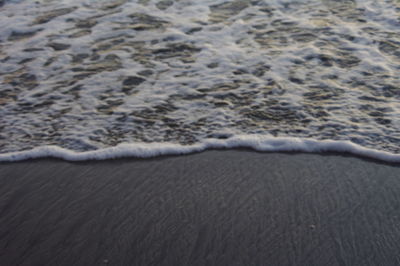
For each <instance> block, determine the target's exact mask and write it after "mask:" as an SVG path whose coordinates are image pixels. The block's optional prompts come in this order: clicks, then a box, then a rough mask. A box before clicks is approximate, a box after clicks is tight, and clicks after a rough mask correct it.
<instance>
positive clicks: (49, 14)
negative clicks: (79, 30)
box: [33, 7, 77, 25]
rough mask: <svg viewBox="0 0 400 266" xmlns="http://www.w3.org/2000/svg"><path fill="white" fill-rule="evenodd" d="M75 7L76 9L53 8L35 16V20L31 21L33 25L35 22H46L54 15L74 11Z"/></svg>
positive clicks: (54, 16) (57, 15)
mask: <svg viewBox="0 0 400 266" xmlns="http://www.w3.org/2000/svg"><path fill="white" fill-rule="evenodd" d="M76 9H77V7H69V8H60V9H55V10H51V11H48V12H45V13H44V14H42V15H40V16H38V17H37V18H35V20H34V21H33V24H34V25H35V24H44V23H47V22H49V21H51V20H52V19H54V18H56V17H59V16H63V15H66V14H69V13H71V12H73V11H75V10H76Z"/></svg>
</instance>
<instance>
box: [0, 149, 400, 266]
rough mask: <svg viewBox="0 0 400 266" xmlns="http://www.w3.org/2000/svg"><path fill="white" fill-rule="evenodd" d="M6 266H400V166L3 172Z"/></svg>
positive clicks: (223, 156) (111, 166) (224, 164)
mask: <svg viewBox="0 0 400 266" xmlns="http://www.w3.org/2000/svg"><path fill="white" fill-rule="evenodd" d="M0 264H1V265H7V266H8V265H400V167H396V166H393V165H388V164H386V165H385V164H380V163H377V162H373V161H366V160H362V159H359V158H354V157H342V156H338V155H329V156H320V155H312V154H268V153H256V152H251V151H239V150H237V151H207V152H204V153H200V154H194V155H188V156H178V157H164V158H158V159H150V160H137V159H121V160H114V161H112V160H109V161H100V162H83V163H71V162H65V161H61V160H51V159H45V160H34V161H26V162H20V163H2V164H0Z"/></svg>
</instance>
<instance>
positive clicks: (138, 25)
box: [129, 13, 169, 31]
mask: <svg viewBox="0 0 400 266" xmlns="http://www.w3.org/2000/svg"><path fill="white" fill-rule="evenodd" d="M129 18H131V19H132V22H131V28H132V29H135V30H138V31H143V30H156V29H163V28H164V27H165V26H167V25H168V24H169V23H168V22H167V21H165V20H162V19H160V18H157V17H154V16H151V15H148V14H144V13H133V14H131V15H129Z"/></svg>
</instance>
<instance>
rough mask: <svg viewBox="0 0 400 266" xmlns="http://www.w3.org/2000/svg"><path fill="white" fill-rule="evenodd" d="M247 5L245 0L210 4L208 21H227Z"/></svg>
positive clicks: (247, 2)
mask: <svg viewBox="0 0 400 266" xmlns="http://www.w3.org/2000/svg"><path fill="white" fill-rule="evenodd" d="M248 6H249V1H247V0H235V1H231V2H225V3H222V4H217V5H212V6H210V11H211V13H210V15H209V21H210V22H211V23H221V22H227V21H228V20H229V18H231V17H233V16H236V15H237V14H239V13H240V12H241V11H242V10H243V9H245V8H247V7H248Z"/></svg>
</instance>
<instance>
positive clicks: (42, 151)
mask: <svg viewBox="0 0 400 266" xmlns="http://www.w3.org/2000/svg"><path fill="white" fill-rule="evenodd" d="M232 148H250V149H254V150H256V151H261V152H306V153H324V152H340V153H350V154H353V155H357V156H362V157H366V158H371V159H376V160H379V161H385V162H390V163H399V162H400V154H393V153H390V152H386V151H380V150H375V149H370V148H366V147H363V146H360V145H358V144H355V143H352V142H350V141H336V140H315V139H308V138H304V139H303V138H291V137H272V136H260V135H237V136H233V137H231V138H228V139H205V140H204V141H202V142H199V143H196V144H192V145H181V144H174V143H123V144H119V145H117V146H114V147H109V148H104V149H98V150H94V151H85V152H76V151H73V150H68V149H64V148H61V147H58V146H41V147H37V148H34V149H31V150H27V151H18V152H10V153H4V154H0V162H15V161H22V160H28V159H37V158H46V157H52V158H59V159H64V160H67V161H86V160H106V159H116V158H122V157H136V158H151V157H157V156H161V155H181V154H189V153H195V152H201V151H204V150H207V149H232Z"/></svg>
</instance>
